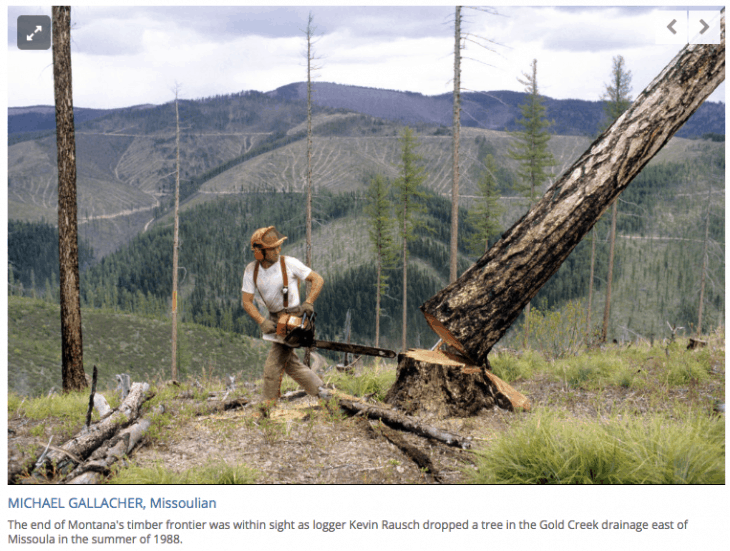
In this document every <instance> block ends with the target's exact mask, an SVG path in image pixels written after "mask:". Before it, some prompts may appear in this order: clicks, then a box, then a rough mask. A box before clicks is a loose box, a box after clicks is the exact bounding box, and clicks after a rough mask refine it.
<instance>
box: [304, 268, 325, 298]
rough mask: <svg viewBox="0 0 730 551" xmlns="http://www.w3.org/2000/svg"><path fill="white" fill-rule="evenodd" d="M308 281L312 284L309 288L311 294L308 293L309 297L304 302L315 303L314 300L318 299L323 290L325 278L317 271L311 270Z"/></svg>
mask: <svg viewBox="0 0 730 551" xmlns="http://www.w3.org/2000/svg"><path fill="white" fill-rule="evenodd" d="M306 281H309V282H310V283H311V284H312V288H311V289H309V294H308V295H307V298H306V299H305V300H304V302H308V303H309V304H314V301H315V300H317V297H318V296H319V293H320V292H321V291H322V286H323V285H324V279H322V276H321V275H319V274H318V273H317V272H315V271H311V272H309V275H308V276H307V279H306Z"/></svg>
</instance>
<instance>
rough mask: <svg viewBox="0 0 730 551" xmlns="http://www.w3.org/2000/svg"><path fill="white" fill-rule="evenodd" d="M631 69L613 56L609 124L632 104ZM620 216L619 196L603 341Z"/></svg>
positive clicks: (614, 214) (606, 109)
mask: <svg viewBox="0 0 730 551" xmlns="http://www.w3.org/2000/svg"><path fill="white" fill-rule="evenodd" d="M630 92H631V71H627V70H626V61H625V60H624V58H623V56H620V55H619V56H616V57H614V58H613V68H612V70H611V81H610V82H609V83H607V84H606V91H605V92H604V94H603V98H602V99H603V100H604V102H605V103H604V112H605V114H606V117H607V118H608V126H610V125H611V124H613V122H614V121H615V120H616V119H618V118H619V117H620V116H621V115H622V114H623V112H624V111H626V110H627V109H628V108H629V106H630V105H631V96H629V93H630ZM617 216H618V197H616V200H615V201H614V202H613V206H612V207H611V237H610V240H609V252H608V277H607V278H606V306H605V308H604V310H603V327H602V329H601V342H606V340H607V339H608V322H609V319H610V316H611V288H612V286H613V258H614V253H615V248H616V218H617Z"/></svg>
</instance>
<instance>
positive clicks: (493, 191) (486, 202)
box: [467, 153, 504, 256]
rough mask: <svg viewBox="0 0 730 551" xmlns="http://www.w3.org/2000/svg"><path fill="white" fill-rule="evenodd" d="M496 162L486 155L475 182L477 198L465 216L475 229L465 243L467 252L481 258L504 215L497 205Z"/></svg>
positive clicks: (497, 232) (502, 209)
mask: <svg viewBox="0 0 730 551" xmlns="http://www.w3.org/2000/svg"><path fill="white" fill-rule="evenodd" d="M496 173H497V162H496V161H495V160H494V156H493V155H492V154H491V153H488V154H487V155H486V157H485V158H484V170H483V171H482V175H481V178H479V181H478V182H477V186H478V188H479V196H478V198H477V200H476V201H475V203H474V205H473V207H472V208H471V209H470V210H469V213H468V214H467V221H468V222H469V223H470V224H471V225H472V226H473V227H474V228H475V229H476V232H475V233H474V234H473V236H472V238H471V239H470V240H469V242H468V243H467V245H468V247H469V251H470V252H471V253H472V254H474V255H476V256H481V255H482V254H484V253H485V252H486V251H487V249H489V238H490V237H494V236H496V235H499V231H500V228H501V226H500V224H499V218H500V216H502V213H504V207H503V206H502V205H500V204H499V202H498V200H499V191H498V190H497V180H496V178H495V174H496Z"/></svg>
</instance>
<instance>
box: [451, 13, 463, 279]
mask: <svg viewBox="0 0 730 551" xmlns="http://www.w3.org/2000/svg"><path fill="white" fill-rule="evenodd" d="M460 93H461V6H456V12H455V21H454V121H453V134H454V136H453V157H454V158H453V164H454V167H453V168H454V174H453V176H454V178H453V182H452V184H451V243H450V248H449V250H450V254H449V283H452V282H454V281H456V278H457V276H458V272H457V266H458V255H459V133H460V131H461V94H460Z"/></svg>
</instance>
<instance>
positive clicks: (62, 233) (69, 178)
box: [52, 6, 87, 392]
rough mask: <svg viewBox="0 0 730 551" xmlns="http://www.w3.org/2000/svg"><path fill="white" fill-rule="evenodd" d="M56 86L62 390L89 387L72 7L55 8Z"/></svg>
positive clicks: (54, 49)
mask: <svg viewBox="0 0 730 551" xmlns="http://www.w3.org/2000/svg"><path fill="white" fill-rule="evenodd" d="M52 14H53V82H54V91H55V103H56V147H57V151H58V253H59V268H60V274H59V275H60V283H61V287H60V289H61V293H60V294H61V377H62V381H63V391H64V392H69V391H71V390H81V389H83V388H86V387H87V382H86V374H85V373H84V361H83V346H82V337H81V302H80V296H79V249H78V225H77V206H76V138H75V134H74V113H73V91H72V85H71V7H70V6H54V7H53V10H52Z"/></svg>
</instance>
